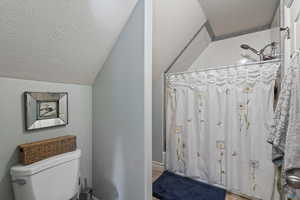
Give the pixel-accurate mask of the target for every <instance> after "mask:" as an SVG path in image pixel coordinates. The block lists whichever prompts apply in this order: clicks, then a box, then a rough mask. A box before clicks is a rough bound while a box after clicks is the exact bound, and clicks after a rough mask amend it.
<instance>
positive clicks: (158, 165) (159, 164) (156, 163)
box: [152, 161, 165, 167]
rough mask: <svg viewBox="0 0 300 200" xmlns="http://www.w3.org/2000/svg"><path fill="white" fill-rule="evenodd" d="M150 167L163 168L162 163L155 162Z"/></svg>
mask: <svg viewBox="0 0 300 200" xmlns="http://www.w3.org/2000/svg"><path fill="white" fill-rule="evenodd" d="M152 165H153V166H155V167H164V166H165V165H164V163H161V162H157V161H152Z"/></svg>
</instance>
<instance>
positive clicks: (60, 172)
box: [10, 150, 81, 200]
mask: <svg viewBox="0 0 300 200" xmlns="http://www.w3.org/2000/svg"><path fill="white" fill-rule="evenodd" d="M80 156H81V151H80V150H76V151H73V152H69V153H64V154H61V155H58V156H54V157H51V158H48V159H45V160H42V161H39V162H36V163H33V164H31V165H26V166H24V165H18V166H13V167H12V168H11V170H10V174H11V180H12V185H13V189H14V194H15V199H16V200H70V199H72V198H74V197H76V196H77V194H78V188H79V162H80Z"/></svg>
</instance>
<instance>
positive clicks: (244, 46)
mask: <svg viewBox="0 0 300 200" xmlns="http://www.w3.org/2000/svg"><path fill="white" fill-rule="evenodd" d="M241 48H242V49H245V50H250V51H252V52H253V53H255V54H257V55H260V52H259V51H257V50H256V49H254V48H252V47H250V46H249V45H248V44H242V45H241Z"/></svg>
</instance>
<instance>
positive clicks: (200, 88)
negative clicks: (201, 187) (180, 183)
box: [166, 63, 279, 200]
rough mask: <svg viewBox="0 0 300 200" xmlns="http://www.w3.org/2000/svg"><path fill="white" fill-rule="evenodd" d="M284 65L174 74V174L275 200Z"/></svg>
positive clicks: (169, 113) (170, 83)
mask: <svg viewBox="0 0 300 200" xmlns="http://www.w3.org/2000/svg"><path fill="white" fill-rule="evenodd" d="M278 68H279V64H277V63H268V64H263V65H256V66H243V67H237V68H228V69H220V70H210V71H206V72H191V73H183V74H177V75H176V74H174V75H170V76H168V78H167V89H166V106H167V108H166V129H167V134H166V142H167V149H166V151H167V152H166V153H167V161H166V162H167V163H166V167H167V169H168V170H170V171H173V172H175V173H178V174H181V175H185V176H188V177H191V178H194V179H198V180H200V181H202V182H207V183H209V184H212V185H217V186H220V187H224V188H225V189H227V190H230V191H233V192H236V193H240V194H244V195H247V196H250V197H255V198H259V199H263V200H270V199H271V195H272V190H273V184H274V173H275V172H274V166H273V164H272V161H271V158H272V157H271V154H272V149H271V148H272V147H271V145H269V144H268V143H267V142H266V140H267V137H268V133H269V129H270V125H271V124H272V117H273V103H274V85H275V80H276V77H277V71H278Z"/></svg>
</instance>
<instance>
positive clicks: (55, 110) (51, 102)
mask: <svg viewBox="0 0 300 200" xmlns="http://www.w3.org/2000/svg"><path fill="white" fill-rule="evenodd" d="M24 104H25V129H26V130H28V131H30V130H36V129H42V128H49V127H54V126H64V125H67V124H68V93H49V92H25V93H24Z"/></svg>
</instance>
